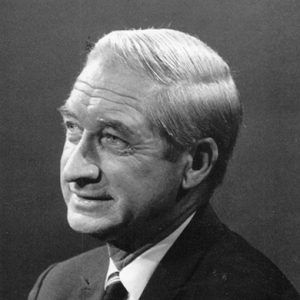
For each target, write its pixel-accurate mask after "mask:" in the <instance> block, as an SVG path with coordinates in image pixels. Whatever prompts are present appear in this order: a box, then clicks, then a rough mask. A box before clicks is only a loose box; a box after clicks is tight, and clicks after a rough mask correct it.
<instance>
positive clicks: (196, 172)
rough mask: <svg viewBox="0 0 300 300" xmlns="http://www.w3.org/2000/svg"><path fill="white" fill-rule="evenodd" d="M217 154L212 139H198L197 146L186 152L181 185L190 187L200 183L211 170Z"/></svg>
mask: <svg viewBox="0 0 300 300" xmlns="http://www.w3.org/2000/svg"><path fill="white" fill-rule="evenodd" d="M218 155H219V152H218V146H217V144H216V142H215V141H214V139H212V138H205V139H202V140H200V141H199V142H198V144H197V146H196V147H195V148H193V150H192V151H190V153H188V157H187V164H186V169H185V174H184V177H183V181H182V187H183V188H184V189H190V188H192V187H195V186H197V185H198V184H200V183H201V182H202V181H203V180H204V179H205V178H206V177H207V176H208V175H209V173H210V172H211V170H212V168H213V166H214V165H215V163H216V161H217V159H218Z"/></svg>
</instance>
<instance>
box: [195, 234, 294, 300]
mask: <svg viewBox="0 0 300 300" xmlns="http://www.w3.org/2000/svg"><path fill="white" fill-rule="evenodd" d="M194 279H195V280H196V281H193V282H194V283H192V284H194V285H197V286H198V288H197V289H194V292H195V293H196V295H197V297H199V298H200V296H202V294H203V296H205V297H206V298H205V299H249V300H250V299H274V300H276V299H291V300H292V299H295V300H296V299H299V298H298V297H299V295H298V294H297V292H296V290H295V289H294V287H293V286H292V285H291V283H290V282H289V281H288V279H287V278H286V277H285V276H284V274H283V273H282V272H281V271H280V270H279V269H278V268H277V267H276V266H275V265H274V264H273V263H272V262H271V261H270V260H269V259H268V258H267V257H266V256H264V255H263V254H262V253H261V252H260V251H258V250H257V249H255V248H254V247H252V246H251V245H250V244H249V243H248V242H247V241H246V240H244V239H243V238H242V237H240V236H239V235H238V234H236V233H234V232H232V231H230V230H228V231H227V232H226V234H225V235H224V236H223V237H222V238H221V239H220V240H219V241H218V242H217V243H216V244H215V245H214V246H213V247H212V248H211V249H210V251H208V252H207V254H206V255H205V257H204V258H203V261H202V263H201V266H200V268H199V269H198V271H197V272H196V273H195V276H194ZM199 279H200V280H199ZM199 293H200V294H199ZM210 296H211V297H210ZM197 297H196V298H197ZM191 298H193V299H194V297H191ZM196 298H195V299H196ZM197 299H198V298H197Z"/></svg>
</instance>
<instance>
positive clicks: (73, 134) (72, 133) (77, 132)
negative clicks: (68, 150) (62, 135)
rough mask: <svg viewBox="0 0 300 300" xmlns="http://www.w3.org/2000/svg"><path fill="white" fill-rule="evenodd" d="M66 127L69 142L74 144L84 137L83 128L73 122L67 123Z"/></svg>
mask: <svg viewBox="0 0 300 300" xmlns="http://www.w3.org/2000/svg"><path fill="white" fill-rule="evenodd" d="M64 127H65V130H66V135H67V138H68V140H70V141H71V142H74V141H76V140H78V139H80V138H81V135H82V128H81V127H80V126H79V125H78V124H77V123H75V122H73V121H65V122H64Z"/></svg>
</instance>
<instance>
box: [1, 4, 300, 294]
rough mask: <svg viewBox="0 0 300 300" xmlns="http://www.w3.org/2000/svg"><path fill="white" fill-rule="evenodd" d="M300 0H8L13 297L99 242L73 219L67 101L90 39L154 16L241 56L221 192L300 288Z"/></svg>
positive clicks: (7, 287)
mask: <svg viewBox="0 0 300 300" xmlns="http://www.w3.org/2000/svg"><path fill="white" fill-rule="evenodd" d="M299 3H300V2H299V1H296V0H295V1H291V0H285V1H279V0H278V1H275V0H274V1H267V0H257V1H243V0H236V1H233V0H232V1H226V0H222V1H221V0H219V1H218V0H207V1H203V0H198V1H193V0H189V1H172V0H168V1H162V0H160V1H154V0H147V1H146V0H144V1H143V0H131V1H130V0H127V1H126V0H118V1H116V0H115V1H111V0H101V1H99V0H98V1H96V0H88V1H83V0H82V1H79V0H73V1H70V0H69V1H67V0H52V1H49V0H43V1H40V0H39V1H38V0H36V1H33V0H26V1H24V0H20V1H16V0H7V1H1V2H0V17H1V18H0V20H1V24H0V31H1V45H0V47H1V73H2V74H1V86H0V94H1V101H0V105H1V120H0V122H1V124H0V125H1V126H0V130H1V144H0V145H1V153H0V154H1V159H0V162H1V175H0V176H1V197H2V199H1V233H2V236H1V251H2V256H1V257H2V263H3V266H2V267H1V270H2V271H3V270H4V272H2V274H1V275H2V283H3V284H2V287H3V288H4V289H3V291H2V295H3V296H2V298H3V299H24V298H25V297H26V296H25V295H26V294H27V293H28V291H29V289H30V287H31V286H32V284H33V283H34V281H35V279H36V278H37V276H38V274H39V273H40V272H41V271H42V270H43V269H44V268H46V267H47V266H48V265H49V264H51V263H53V262H55V261H58V260H62V259H65V258H68V257H70V256H72V255H75V254H77V253H79V252H82V251H85V250H86V249H88V248H91V247H94V246H96V245H97V243H98V242H97V241H96V240H93V239H92V238H90V237H87V236H84V235H80V234H76V233H74V232H72V231H71V229H69V228H68V225H67V223H66V220H65V213H66V211H65V207H64V203H63V200H62V197H61V194H60V188H59V157H60V153H61V150H62V145H63V131H62V129H61V127H60V118H59V116H58V113H57V112H56V107H58V106H59V105H60V104H62V102H63V100H64V99H65V98H66V97H67V95H68V92H69V91H70V88H71V86H72V83H73V81H74V79H75V78H76V76H77V75H78V73H79V71H80V69H81V66H82V63H83V61H84V57H85V53H86V51H85V44H86V40H87V39H89V40H91V41H96V40H97V39H98V38H99V37H101V35H102V34H103V33H105V32H109V31H111V30H113V29H123V28H132V27H147V26H156V27H166V26H169V27H172V28H175V29H179V30H183V31H186V32H189V33H192V34H196V35H198V36H199V37H200V38H201V39H202V40H204V41H205V42H207V43H208V44H209V45H210V46H211V47H213V48H214V49H217V50H218V52H219V53H220V54H221V56H223V57H224V58H225V59H226V60H227V61H228V62H229V64H230V66H231V68H232V70H233V72H234V76H235V78H236V81H237V84H238V87H239V90H240V94H241V99H242V101H243V103H244V108H245V122H244V127H243V130H242V133H241V136H240V139H239V142H238V145H237V148H236V152H235V155H234V157H233V161H232V163H231V165H230V168H229V170H228V174H227V177H226V181H225V183H224V186H223V187H222V188H220V189H219V190H218V191H217V193H216V195H215V197H214V199H213V203H214V206H215V207H216V209H217V212H218V213H219V215H220V217H221V218H222V220H224V222H225V223H226V224H228V225H229V226H230V227H231V228H232V229H234V230H236V231H238V232H239V233H241V234H242V235H243V236H244V237H245V238H246V239H247V240H248V241H250V242H251V243H252V244H253V245H255V246H256V247H257V248H258V249H260V250H261V251H262V252H263V253H265V254H266V255H267V256H268V257H269V258H271V260H272V261H273V262H275V263H276V264H277V265H278V266H279V267H280V268H281V269H282V271H283V272H284V273H285V274H286V275H287V277H288V278H289V279H290V280H291V281H292V282H293V284H294V285H295V286H296V287H297V288H298V290H300V270H299V269H300V268H299V265H300V263H299V253H300V241H299V227H300V226H299V223H300V212H299V204H298V198H299V161H300V159H299V158H300V157H299V156H300V154H299V152H300V141H299V132H300V130H299V129H300V122H299V120H300V118H299V117H300V115H299V111H300V110H299V108H300V107H299V96H300V95H299V89H300V84H299V78H300V76H299V75H300V68H299V45H300V29H299V26H300V25H299V24H300V22H299V16H300V7H299V6H300V5H299Z"/></svg>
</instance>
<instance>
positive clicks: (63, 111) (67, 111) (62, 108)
mask: <svg viewBox="0 0 300 300" xmlns="http://www.w3.org/2000/svg"><path fill="white" fill-rule="evenodd" d="M57 110H58V111H59V113H60V114H61V115H62V116H63V117H71V118H74V119H78V117H77V115H76V114H75V113H74V112H73V111H71V110H70V109H69V108H68V107H67V106H66V105H62V106H60V107H58V108H57Z"/></svg>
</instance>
